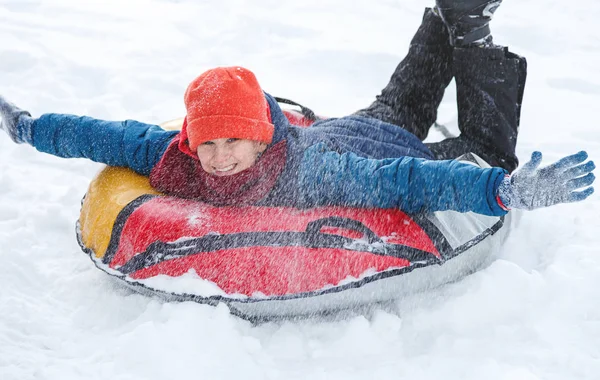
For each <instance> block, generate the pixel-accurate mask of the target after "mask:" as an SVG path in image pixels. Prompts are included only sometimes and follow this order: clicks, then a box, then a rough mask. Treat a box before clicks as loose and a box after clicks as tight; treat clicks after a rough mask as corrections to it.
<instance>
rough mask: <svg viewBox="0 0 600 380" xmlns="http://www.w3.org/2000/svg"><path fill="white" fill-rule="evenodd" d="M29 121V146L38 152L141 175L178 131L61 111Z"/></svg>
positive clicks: (150, 169) (151, 165)
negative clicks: (30, 132)
mask: <svg viewBox="0 0 600 380" xmlns="http://www.w3.org/2000/svg"><path fill="white" fill-rule="evenodd" d="M32 123H33V124H32V125H31V128H32V140H33V143H32V145H33V146H34V147H35V148H36V149H37V150H39V151H40V152H45V153H50V154H52V155H55V156H58V157H64V158H88V159H90V160H92V161H96V162H101V163H104V164H107V165H111V166H124V167H128V168H130V169H133V170H134V171H136V172H137V173H140V174H143V175H149V174H150V172H151V171H152V168H153V167H154V165H156V163H157V162H158V161H159V160H160V158H161V157H162V155H163V153H164V152H165V150H166V149H167V147H168V146H169V143H170V142H171V141H172V140H173V138H174V137H175V136H176V135H177V134H178V133H179V131H165V130H164V129H162V128H160V127H159V126H158V125H151V124H144V123H140V122H138V121H134V120H126V121H120V122H117V121H105V120H98V119H93V118H91V117H87V116H74V115H64V114H44V115H42V116H41V117H40V118H38V119H33V121H32Z"/></svg>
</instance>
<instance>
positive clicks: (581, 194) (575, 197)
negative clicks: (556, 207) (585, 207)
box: [567, 187, 594, 202]
mask: <svg viewBox="0 0 600 380" xmlns="http://www.w3.org/2000/svg"><path fill="white" fill-rule="evenodd" d="M593 193H594V188H593V187H588V188H587V189H585V190H582V191H574V192H572V193H571V194H569V198H568V199H567V202H580V201H582V200H584V199H586V198H587V197H589V196H590V195H592V194H593Z"/></svg>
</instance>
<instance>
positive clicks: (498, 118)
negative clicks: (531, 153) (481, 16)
mask: <svg viewBox="0 0 600 380" xmlns="http://www.w3.org/2000/svg"><path fill="white" fill-rule="evenodd" d="M453 67H454V77H455V80H456V88H457V103H458V126H459V129H460V132H461V134H460V136H459V137H456V138H451V139H446V140H444V141H441V142H438V143H430V144H426V145H427V146H428V147H429V149H430V150H431V151H432V152H433V154H434V155H435V156H436V158H437V159H453V158H456V157H459V156H461V155H463V154H465V153H468V152H473V153H475V154H477V155H478V156H480V157H481V158H483V159H484V160H486V161H487V162H488V163H489V164H490V165H492V166H499V167H502V168H505V169H506V170H508V171H509V172H512V171H513V170H515V169H516V167H517V166H518V164H519V161H518V159H517V156H516V154H515V147H516V143H517V134H518V132H519V119H520V114H521V102H522V100H523V92H524V89H525V79H526V75H527V63H526V60H525V58H523V57H520V56H518V55H516V54H513V53H511V52H509V51H508V49H507V48H501V47H495V48H478V47H474V48H467V49H456V50H455V52H454V64H453Z"/></svg>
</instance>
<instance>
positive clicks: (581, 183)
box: [566, 173, 596, 190]
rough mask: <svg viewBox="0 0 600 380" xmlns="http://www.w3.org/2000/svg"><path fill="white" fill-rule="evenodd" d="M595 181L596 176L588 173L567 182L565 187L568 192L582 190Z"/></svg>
mask: <svg viewBox="0 0 600 380" xmlns="http://www.w3.org/2000/svg"><path fill="white" fill-rule="evenodd" d="M595 179H596V176H595V175H594V173H588V174H587V175H585V176H583V177H579V178H575V179H572V180H570V181H568V182H567V184H566V187H567V189H568V190H577V189H582V188H584V187H587V186H590V185H591V184H593V183H594V180H595Z"/></svg>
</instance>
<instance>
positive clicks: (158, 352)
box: [0, 0, 600, 380]
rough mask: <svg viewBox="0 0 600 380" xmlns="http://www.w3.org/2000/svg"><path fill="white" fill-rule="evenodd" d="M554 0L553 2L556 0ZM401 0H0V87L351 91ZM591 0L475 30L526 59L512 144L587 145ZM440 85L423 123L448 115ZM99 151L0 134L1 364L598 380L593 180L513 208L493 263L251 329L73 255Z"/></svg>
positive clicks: (392, 24)
mask: <svg viewBox="0 0 600 380" xmlns="http://www.w3.org/2000/svg"><path fill="white" fill-rule="evenodd" d="M567 4H568V5H567ZM423 6H424V3H423V2H422V1H417V0H405V1H391V0H373V1H372V2H348V1H341V0H329V1H317V0H303V1H302V2H283V1H274V0H254V1H244V0H225V1H217V0H204V1H193V0H127V1H116V0H102V1H101V0H87V1H76V0H52V1H50V0H0V41H1V43H0V94H2V95H4V96H6V97H8V98H9V99H10V100H12V101H13V102H15V103H16V104H18V105H20V106H21V107H24V108H26V109H28V110H30V111H31V112H32V113H33V114H34V116H35V115H40V114H42V113H44V112H63V113H74V114H88V115H91V116H94V117H98V118H106V119H115V120H118V119H123V118H132V119H138V120H142V121H145V122H156V123H158V122H161V121H164V120H168V119H172V118H174V117H178V116H180V115H182V114H183V113H184V108H183V102H182V95H183V91H184V90H185V87H186V85H187V83H188V82H189V81H190V80H191V79H193V78H194V77H195V76H196V75H198V74H199V73H200V72H202V71H204V70H205V69H208V68H210V67H212V66H217V65H243V66H246V67H249V68H251V69H252V70H254V71H255V72H256V74H257V76H258V78H259V80H260V82H261V84H262V86H263V87H264V88H265V89H266V90H267V91H269V92H270V93H272V94H276V95H280V96H286V97H290V98H293V99H295V100H297V101H299V102H301V103H305V104H307V105H309V106H311V107H312V108H313V109H315V110H316V111H318V112H319V113H322V114H327V115H342V114H344V113H349V112H352V111H354V110H355V109H357V108H359V107H362V106H364V105H366V104H368V103H369V102H370V101H371V99H372V98H373V97H374V96H375V95H376V94H377V93H378V92H379V90H380V89H381V88H382V87H383V86H384V85H385V83H386V82H387V79H388V78H389V75H390V74H391V72H392V70H393V69H394V67H395V65H396V64H397V62H398V61H399V60H400V59H401V58H402V56H403V54H404V53H405V52H406V50H407V47H408V42H409V40H410V38H411V36H412V33H413V31H414V30H415V29H416V27H417V25H418V24H419V22H420V17H421V14H422V8H423ZM599 18H600V5H599V4H598V2H597V1H595V0H579V1H577V2H564V1H558V0H548V1H546V2H541V1H533V0H519V1H515V0H506V1H505V2H504V4H503V5H502V7H501V8H500V9H499V10H498V12H497V16H496V19H495V20H494V22H493V25H492V28H493V31H494V35H495V37H496V42H497V43H502V44H507V45H510V46H511V47H512V49H513V50H514V51H515V52H517V53H520V54H522V55H525V56H527V58H528V61H529V69H530V72H529V78H528V88H527V90H526V94H525V104H524V109H523V115H522V123H521V129H522V132H521V138H520V141H519V148H518V150H519V154H520V156H521V157H522V161H523V162H524V161H525V160H526V159H527V156H528V155H529V154H530V153H531V151H532V150H534V149H539V150H541V151H542V152H544V154H545V157H546V159H547V160H548V162H549V161H550V160H554V159H557V158H559V157H561V156H562V155H565V154H569V153H574V152H576V151H578V150H581V149H585V150H587V151H588V152H589V153H590V155H591V156H592V158H595V159H596V160H600V146H599V142H600V132H599V131H598V127H597V125H596V124H597V121H596V115H597V109H598V107H597V103H598V101H599V100H600V79H599V78H598V75H597V72H598V71H597V70H598V69H597V68H598V67H599V65H600V34H599V33H598V30H597V26H596V25H597V20H598V19H599ZM454 99H455V96H454V93H453V91H449V92H448V95H447V98H446V99H445V101H444V104H443V105H442V108H441V114H440V121H441V122H444V123H448V124H450V125H451V126H453V127H455V125H454V120H455V119H456V111H455V105H454ZM99 168H100V166H99V165H97V164H94V163H90V162H86V161H82V160H61V159H58V158H54V157H49V156H47V155H43V154H40V153H38V152H36V151H35V150H34V149H32V148H30V147H26V146H17V145H14V144H13V143H12V142H11V141H10V140H9V139H8V138H7V137H6V136H2V135H0V379H2V380H15V379H19V380H26V379H61V380H65V379H87V380H92V379H112V380H121V379H123V380H125V379H127V380H133V379H136V380H137V379H140V380H141V379H144V380H147V379H188V378H206V379H239V378H244V379H288V380H291V379H307V378H310V379H344V380H349V379H364V378H378V379H412V380H416V379H440V378H444V379H461V380H466V379H490V380H493V379H503V380H508V379H510V380H514V379H516V380H534V379H598V378H600V346H599V345H598V342H600V302H598V301H599V300H600V287H599V286H598V285H599V284H600V249H598V245H599V243H600V235H599V234H598V232H597V226H598V224H599V223H598V222H597V215H598V212H599V211H600V203H599V201H598V196H597V195H594V196H592V197H591V198H590V199H589V200H588V201H587V202H585V203H582V204H576V205H568V206H558V207H554V208H550V209H546V210H541V211H536V212H532V213H529V214H527V215H525V216H524V217H523V219H522V221H521V224H520V226H519V229H518V230H517V231H515V233H514V234H513V236H512V238H511V239H510V241H509V243H508V244H507V246H506V247H505V249H504V250H503V251H502V253H501V255H500V257H499V258H498V260H496V261H494V263H493V264H492V265H491V266H489V267H488V268H486V269H484V270H482V271H480V272H478V273H476V274H474V275H471V276H469V277H467V278H465V279H464V280H463V281H460V282H458V283H454V284H451V285H448V286H446V287H444V288H441V289H437V290H435V291H430V292H427V293H423V294H417V295H414V296H412V297H409V298H405V299H402V300H399V301H398V302H397V303H396V304H393V305H389V307H387V308H385V309H379V310H375V311H373V312H371V313H368V314H365V315H363V314H356V315H346V316H344V317H343V318H337V319H329V320H303V321H287V322H277V323H268V324H263V325H258V326H253V325H251V324H250V323H248V322H246V321H243V320H240V319H238V318H236V317H234V316H231V315H230V314H229V313H228V310H227V309H226V308H225V307H217V308H213V307H210V306H203V305H198V304H193V303H180V304H169V303H161V302H159V301H158V300H155V299H150V298H146V297H143V296H140V295H136V294H131V293H129V292H126V291H124V290H123V289H121V288H118V287H115V286H114V285H113V284H112V283H111V281H109V279H108V278H107V276H106V275H104V274H103V273H101V272H100V271H98V270H97V269H96V268H95V267H94V266H93V264H92V263H91V262H90V260H89V259H88V258H87V257H86V256H85V255H84V254H82V253H81V251H80V249H79V247H78V245H77V243H76V240H75V233H74V225H75V221H76V219H77V217H78V214H79V204H80V200H81V197H82V195H83V194H84V193H85V191H86V187H87V185H88V183H89V181H90V179H91V178H92V177H93V176H94V174H95V173H96V172H97V171H98V169H99Z"/></svg>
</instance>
